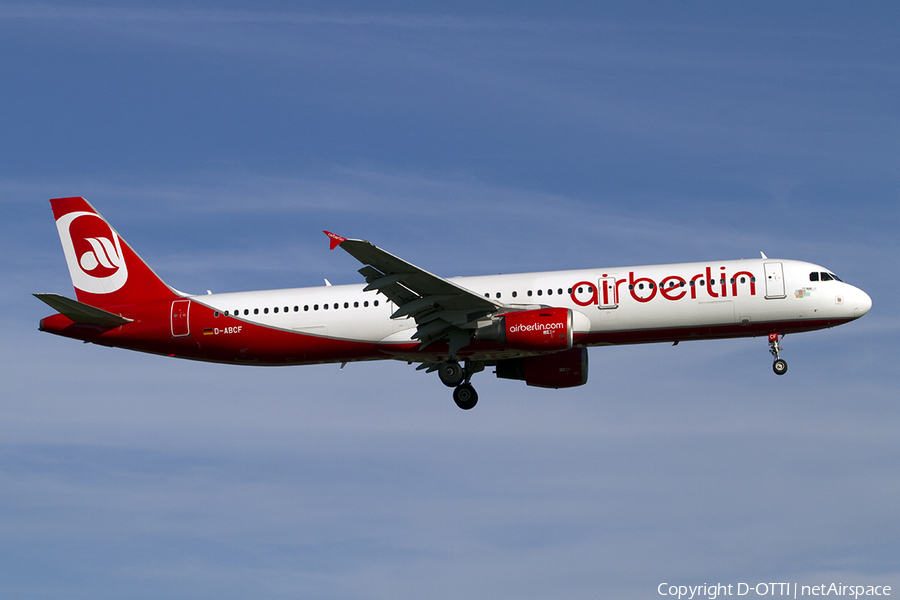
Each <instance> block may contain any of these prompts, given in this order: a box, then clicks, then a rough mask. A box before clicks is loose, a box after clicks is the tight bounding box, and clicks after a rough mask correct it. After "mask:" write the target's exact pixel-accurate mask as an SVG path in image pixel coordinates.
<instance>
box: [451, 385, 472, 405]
mask: <svg viewBox="0 0 900 600" xmlns="http://www.w3.org/2000/svg"><path fill="white" fill-rule="evenodd" d="M453 401H454V402H456V405H457V406H458V407H460V408H461V409H463V410H472V409H473V408H475V405H476V404H478V392H476V391H475V388H473V387H472V384H470V383H464V384H462V385H461V386H459V387H458V388H456V389H455V390H453Z"/></svg>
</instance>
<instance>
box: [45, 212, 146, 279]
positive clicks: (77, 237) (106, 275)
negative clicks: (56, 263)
mask: <svg viewBox="0 0 900 600" xmlns="http://www.w3.org/2000/svg"><path fill="white" fill-rule="evenodd" d="M56 227H57V229H58V230H59V239H60V240H61V241H62V246H63V252H64V253H65V255H66V263H68V265H69V273H70V274H71V276H72V284H73V285H74V286H75V287H76V288H78V289H79V290H81V291H83V292H88V293H90V294H109V293H111V292H115V291H116V290H118V289H121V288H122V286H123V285H125V282H126V281H127V280H128V269H127V268H126V266H125V257H124V255H123V254H122V246H121V243H120V242H119V236H118V235H117V234H116V232H115V231H113V229H112V228H111V227H110V226H109V225H108V224H107V223H106V221H104V220H103V219H102V218H101V217H100V216H99V215H97V214H95V213H90V212H72V213H68V214H66V215H63V216H62V217H60V218H59V219H58V220H57V221H56Z"/></svg>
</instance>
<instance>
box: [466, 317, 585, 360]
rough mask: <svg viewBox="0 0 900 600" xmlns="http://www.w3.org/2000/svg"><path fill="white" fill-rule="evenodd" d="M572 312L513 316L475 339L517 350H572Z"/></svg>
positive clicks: (486, 328)
mask: <svg viewBox="0 0 900 600" xmlns="http://www.w3.org/2000/svg"><path fill="white" fill-rule="evenodd" d="M572 329H573V328H572V311H571V309H568V308H559V307H553V308H541V309H538V310H523V311H520V312H510V313H506V314H504V315H500V317H499V318H498V319H497V320H496V321H494V322H493V323H492V324H491V325H488V326H487V327H480V328H478V330H477V331H476V332H475V338H476V339H479V340H485V341H489V342H497V343H499V344H503V345H504V346H506V347H508V348H514V349H516V350H546V351H551V352H552V351H553V350H568V349H569V348H571V347H572Z"/></svg>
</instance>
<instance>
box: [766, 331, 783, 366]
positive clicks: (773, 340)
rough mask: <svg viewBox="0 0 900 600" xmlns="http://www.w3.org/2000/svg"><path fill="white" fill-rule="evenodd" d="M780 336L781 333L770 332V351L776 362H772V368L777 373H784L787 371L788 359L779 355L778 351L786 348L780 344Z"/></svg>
mask: <svg viewBox="0 0 900 600" xmlns="http://www.w3.org/2000/svg"><path fill="white" fill-rule="evenodd" d="M778 337H779V334H777V333H770V334H769V352H771V353H772V356H774V357H775V362H774V363H772V370H773V371H775V374H776V375H784V374H785V373H787V361H786V360H784V359H783V358H781V357H780V356H778V353H779V352H781V351H782V350H784V348H782V347H781V346H779V345H778Z"/></svg>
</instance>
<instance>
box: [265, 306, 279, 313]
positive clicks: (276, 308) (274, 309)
mask: <svg viewBox="0 0 900 600" xmlns="http://www.w3.org/2000/svg"><path fill="white" fill-rule="evenodd" d="M272 310H273V311H274V312H278V307H277V306H276V307H275V308H273V309H272ZM268 311H269V309H268V308H267V309H266V312H268Z"/></svg>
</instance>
